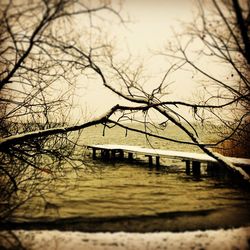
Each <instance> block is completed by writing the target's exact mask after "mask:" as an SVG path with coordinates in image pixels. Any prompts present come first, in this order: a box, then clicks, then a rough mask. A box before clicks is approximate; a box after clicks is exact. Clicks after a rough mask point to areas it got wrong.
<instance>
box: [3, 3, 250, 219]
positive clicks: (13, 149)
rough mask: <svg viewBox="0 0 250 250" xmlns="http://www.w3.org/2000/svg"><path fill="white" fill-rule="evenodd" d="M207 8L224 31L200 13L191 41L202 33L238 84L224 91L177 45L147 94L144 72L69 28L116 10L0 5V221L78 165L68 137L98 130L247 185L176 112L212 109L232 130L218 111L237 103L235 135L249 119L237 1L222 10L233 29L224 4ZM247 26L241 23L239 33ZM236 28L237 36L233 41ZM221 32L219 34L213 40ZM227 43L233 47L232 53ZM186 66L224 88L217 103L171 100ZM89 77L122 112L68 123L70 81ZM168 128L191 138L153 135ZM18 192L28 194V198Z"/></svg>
mask: <svg viewBox="0 0 250 250" xmlns="http://www.w3.org/2000/svg"><path fill="white" fill-rule="evenodd" d="M213 3H214V6H215V9H216V10H217V11H218V13H219V16H220V17H221V21H222V22H224V26H225V33H219V34H215V35H212V34H211V33H209V32H208V31H207V30H206V28H205V27H206V20H207V19H206V16H205V14H204V13H203V12H201V14H202V15H201V20H202V23H201V26H200V24H199V26H198V28H200V27H202V28H203V29H202V30H197V29H196V30H194V31H193V32H192V36H193V35H198V36H201V37H199V38H200V39H201V40H202V42H203V43H204V44H205V45H206V47H207V49H208V50H211V49H212V50H213V54H214V55H215V56H217V57H219V58H220V59H221V58H224V60H226V59H227V62H228V63H230V65H231V67H232V69H234V70H235V71H236V73H237V76H238V77H237V82H235V83H234V84H233V85H231V82H230V83H229V84H226V83H224V82H223V81H220V80H219V79H216V78H215V77H214V76H211V75H209V74H207V73H206V72H205V71H203V70H202V69H200V68H198V66H196V65H195V63H194V62H192V60H190V59H189V58H188V57H187V54H186V52H187V50H188V46H185V47H184V48H183V47H182V46H181V43H179V46H178V47H177V51H176V52H177V53H178V54H173V53H171V55H170V54H167V53H166V54H164V53H163V54H164V55H167V56H172V57H175V58H177V59H178V60H179V61H178V62H177V63H175V64H173V65H172V66H171V67H170V68H169V69H168V70H167V71H166V73H165V74H164V75H163V77H162V81H160V82H159V83H158V85H157V86H156V85H155V84H154V85H152V86H153V87H152V88H151V89H150V90H149V89H147V88H145V87H144V84H143V81H144V79H145V78H144V77H143V75H142V71H141V66H138V67H136V66H135V65H133V64H131V61H129V62H122V63H119V62H116V60H115V58H113V56H112V50H111V48H110V46H106V45H105V44H104V43H100V44H97V45H94V44H91V46H87V45H86V44H82V43H81V41H80V39H78V38H77V37H76V33H75V32H74V30H73V28H72V24H71V23H70V22H72V18H73V17H75V16H79V15H84V14H86V15H88V16H89V17H90V24H91V26H92V27H93V23H92V21H93V16H94V15H95V14H96V13H99V12H100V11H109V12H112V13H113V14H114V15H116V16H117V17H118V18H120V16H119V13H118V12H116V11H115V10H114V9H113V8H112V7H111V6H110V5H109V4H108V3H105V2H104V3H102V2H100V3H98V2H96V6H90V5H88V4H90V2H89V1H86V2H85V1H81V0H79V1H78V0H75V1H65V0H51V1H49V0H44V1H38V0H37V1H36V0H34V1H31V2H30V4H29V5H24V4H23V2H22V1H21V0H20V1H3V2H2V3H1V5H0V7H1V23H2V24H3V25H2V26H1V33H0V34H1V35H0V39H1V44H2V45H3V46H1V51H0V70H1V72H0V77H1V78H0V79H1V82H0V91H1V112H2V113H1V137H2V139H1V142H0V150H1V167H0V174H1V176H0V178H1V183H2V185H1V197H0V199H1V202H2V206H1V211H0V212H1V216H2V217H5V216H6V214H7V213H10V212H11V211H12V210H13V209H15V208H16V206H19V205H20V204H22V202H24V201H25V200H27V199H29V198H30V197H31V195H32V192H31V190H32V189H31V187H36V188H37V189H38V190H40V191H41V192H42V191H43V190H44V186H45V185H47V181H51V180H53V179H54V178H56V176H57V173H59V172H60V171H62V169H61V166H62V164H63V163H64V162H70V164H72V167H77V166H78V165H79V164H81V163H82V162H81V161H80V159H79V158H76V159H75V156H74V153H75V152H76V150H75V149H76V148H77V138H78V136H80V134H78V136H76V134H75V133H72V132H74V131H82V130H83V129H84V128H87V127H90V126H93V125H96V124H103V125H104V128H106V127H111V128H112V127H113V126H120V127H123V128H124V129H126V130H132V131H135V132H138V133H143V134H145V135H146V136H151V137H157V138H160V139H163V140H169V141H174V142H177V143H185V144H189V145H194V146H197V147H199V148H201V149H202V150H203V151H204V152H205V153H207V154H208V155H210V156H212V157H213V158H215V159H216V160H218V162H219V163H221V164H222V165H224V166H225V167H227V168H228V169H230V170H231V171H233V172H235V173H236V174H238V175H239V176H241V177H243V179H244V180H246V181H247V182H248V183H249V182H250V178H249V176H248V175H247V174H246V173H245V172H244V171H243V170H242V169H241V168H239V167H236V166H234V165H233V164H231V163H230V162H228V161H227V160H226V158H224V157H223V156H221V155H220V154H218V153H214V152H213V151H212V150H211V149H210V148H209V147H211V146H214V145H216V144H214V145H211V144H208V143H203V142H202V141H200V139H199V135H198V132H197V130H196V129H195V127H194V126H193V124H192V121H189V120H188V118H186V117H184V116H183V115H181V114H180V113H178V110H177V109H176V108H177V107H179V106H185V107H188V108H190V109H191V110H193V111H194V115H195V117H201V115H200V111H201V110H205V111H209V112H210V113H211V114H212V115H213V116H215V117H217V118H218V119H219V120H220V121H222V122H223V123H224V124H227V125H228V124H229V123H228V122H226V120H225V119H224V118H223V117H222V116H220V115H219V116H218V111H219V112H220V111H221V109H223V108H225V107H232V106H234V105H236V104H237V105H241V106H242V107H245V110H246V111H245V113H243V114H241V117H240V118H237V120H236V124H234V125H232V124H230V128H233V130H232V131H231V133H229V136H231V135H233V134H234V133H236V131H238V130H237V129H243V128H244V127H243V126H241V125H242V124H243V123H244V122H245V121H247V119H248V118H247V117H248V115H249V112H248V110H247V108H248V104H249V78H248V69H249V68H248V66H249V64H248V59H247V53H248V52H246V47H245V46H247V44H246V45H245V39H246V38H244V39H243V36H245V33H244V32H243V34H242V32H240V31H241V26H242V22H241V21H238V19H239V17H238V14H237V13H238V12H237V10H238V9H237V8H238V7H239V6H240V5H239V4H238V5H239V6H238V7H237V6H236V5H237V3H238V2H237V1H233V2H232V3H234V4H235V3H236V5H235V7H234V11H235V12H232V11H231V9H229V10H227V13H230V14H231V15H232V17H235V18H236V23H234V24H233V25H234V26H233V27H234V28H233V29H232V28H230V27H231V26H230V25H231V23H232V22H231V21H230V23H229V22H228V21H227V20H228V19H227V18H225V17H224V15H223V12H222V9H221V7H220V6H218V5H217V3H216V2H215V1H214V2H213ZM233 6H234V5H233ZM202 10H203V9H202ZM223 10H224V9H223ZM240 10H241V9H240ZM232 13H236V15H235V16H234V15H233V14H232ZM240 13H242V14H241V18H243V17H244V18H246V17H245V14H244V15H243V12H242V11H241V12H240ZM77 20H78V19H77ZM246 20H247V19H245V21H246ZM224 26H223V27H224ZM237 27H238V28H237ZM90 28H91V27H90ZM245 28H246V27H245V26H244V27H243V30H244V29H245ZM247 28H248V26H247ZM231 29H232V31H231ZM203 30H204V31H205V33H206V34H207V35H208V36H209V40H206V39H205V37H203V35H202V34H203V33H202V32H203ZM235 30H237V31H235ZM234 31H235V32H237V33H236V34H234V33H233V32H234ZM220 34H222V35H223V36H220V37H219V36H218V35H220ZM189 35H190V34H189ZM224 36H226V37H224ZM234 36H235V37H234ZM212 42H214V44H213V43H212ZM237 42H238V43H239V45H238V43H237ZM189 44H190V43H188V45H189ZM219 44H220V46H219ZM233 44H234V45H235V44H236V45H237V46H238V47H236V48H234V47H231V46H232V45H233ZM225 45H227V46H226V47H225ZM224 47H225V48H224ZM241 50H242V51H243V52H244V53H243V52H242V51H241ZM204 53H207V51H204ZM218 53H219V54H218ZM237 53H240V55H241V57H240V60H239V59H237V58H238V57H237V56H236V54H237ZM205 55H206V54H205ZM234 60H236V62H235V61H234ZM245 61H246V62H245ZM186 64H189V65H190V66H191V67H193V68H195V69H196V70H197V71H199V72H200V73H202V74H203V75H204V76H206V77H207V78H208V79H209V80H211V81H213V82H214V83H216V86H219V87H222V88H223V89H225V90H226V91H227V93H228V94H227V96H224V95H219V96H215V95H213V96H212V99H216V100H217V102H216V104H215V103H214V102H212V101H209V100H211V97H210V98H208V100H205V101H204V102H199V103H188V102H183V101H168V82H167V77H168V75H169V74H170V73H172V72H173V71H177V70H180V69H181V68H182V67H183V66H184V65H186ZM89 72H91V74H95V76H96V77H98V79H99V80H100V81H101V82H102V84H103V86H105V87H106V88H107V89H109V90H110V91H111V92H113V93H115V94H116V95H118V96H120V97H121V98H122V99H124V100H126V101H127V102H128V105H119V104H118V105H115V106H114V107H113V108H111V109H110V110H108V111H107V112H106V113H105V114H103V115H102V116H100V117H97V118H94V119H92V120H88V121H86V122H85V123H77V124H73V125H72V124H69V122H68V120H67V117H68V116H67V114H69V112H70V109H71V103H72V102H71V100H70V99H69V97H72V96H74V82H75V79H76V78H77V77H78V76H79V75H85V74H88V73H89ZM62 88H66V91H63V92H60V89H62ZM217 110H218V111H217ZM152 112H155V113H156V114H157V115H158V116H160V117H161V120H162V121H161V122H160V123H159V124H157V123H155V122H154V121H153V120H151V114H152ZM124 120H132V121H133V122H134V123H133V124H136V123H139V124H143V125H144V129H139V128H136V127H129V126H127V125H125V124H124V123H123V121H124ZM168 123H172V124H174V125H175V126H176V127H178V128H179V129H180V131H183V132H185V134H186V135H187V136H188V138H189V140H186V141H181V140H178V139H176V138H169V137H166V136H164V135H162V134H161V133H159V131H162V130H164V128H165V127H166V126H167V124H168ZM244 124H245V123H244ZM224 139H225V138H223V140H224ZM44 176H46V177H45V178H44ZM41 180H45V182H42V184H44V185H42V184H41ZM24 191H28V193H26V195H24V193H25V192H24ZM10 197H18V199H15V202H13V199H10ZM19 199H20V200H19ZM16 201H18V202H16Z"/></svg>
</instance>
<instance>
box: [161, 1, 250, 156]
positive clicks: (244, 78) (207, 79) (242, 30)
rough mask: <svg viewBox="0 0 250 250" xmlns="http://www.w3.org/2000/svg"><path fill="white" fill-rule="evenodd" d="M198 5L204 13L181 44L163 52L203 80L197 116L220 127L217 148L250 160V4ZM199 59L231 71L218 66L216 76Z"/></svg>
mask: <svg viewBox="0 0 250 250" xmlns="http://www.w3.org/2000/svg"><path fill="white" fill-rule="evenodd" d="M197 4H198V10H199V13H198V16H197V17H196V18H195V20H194V22H193V23H192V24H191V25H190V26H189V27H188V32H187V33H186V34H182V35H180V36H178V41H177V45H176V46H175V47H171V48H168V50H167V51H168V52H166V53H163V54H165V56H171V57H174V58H175V59H176V60H178V63H179V65H183V66H182V67H183V68H184V67H185V68H186V69H189V70H192V71H193V72H194V75H195V77H197V78H198V79H199V81H200V82H203V92H204V93H205V94H203V98H202V99H201V100H199V105H194V106H193V109H194V114H195V117H196V119H197V120H199V121H200V122H204V121H205V120H206V117H207V118H209V119H211V117H212V118H213V119H212V121H211V122H210V123H211V124H213V123H215V124H216V126H214V128H216V129H219V131H218V132H219V134H220V135H221V140H219V141H218V142H217V145H219V146H220V147H222V148H223V147H224V150H220V151H223V152H224V153H227V150H226V149H225V147H226V146H228V147H229V148H228V150H229V152H228V153H227V154H230V152H231V154H233V150H235V151H236V152H235V153H236V155H235V156H242V157H249V151H248V148H249V133H250V128H249V104H250V102H249V101H250V99H249V98H250V92H249V91H250V79H249V62H250V61H249V51H250V40H249V39H250V38H249V24H250V22H249V20H250V19H249V17H250V9H249V8H250V7H249V1H238V0H232V1H214V0H212V1H207V2H206V3H205V4H204V3H203V2H202V1H197ZM182 39H184V40H185V42H183V40H182ZM197 44H198V48H197ZM194 54H195V55H194ZM197 58H200V59H201V60H204V61H205V62H206V64H212V65H213V64H214V65H223V67H224V71H225V73H224V74H223V72H218V71H216V66H214V72H213V71H212V72H211V70H208V69H207V67H206V66H204V65H202V66H201V65H200V64H199V61H200V60H199V59H198V60H197ZM215 104H216V105H215ZM204 114H205V115H204ZM207 123H209V121H208V122H207ZM232 147H234V149H232ZM237 149H238V150H237Z"/></svg>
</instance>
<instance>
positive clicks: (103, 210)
mask: <svg viewBox="0 0 250 250" xmlns="http://www.w3.org/2000/svg"><path fill="white" fill-rule="evenodd" d="M102 133H103V131H102V129H100V127H96V128H91V129H88V130H86V132H85V133H84V135H83V137H82V138H81V140H82V142H83V143H85V144H91V143H114V144H117V143H119V144H127V145H139V146H147V147H150V145H151V146H154V147H157V148H164V149H171V150H188V151H199V150H197V149H196V148H192V147H187V146H185V145H183V144H181V145H179V144H171V143H168V142H162V141H160V140H156V139H153V140H151V141H150V142H149V141H148V140H147V139H146V138H145V137H144V136H142V135H136V136H135V135H134V134H132V133H129V134H127V135H126V136H125V134H124V131H122V130H120V129H116V128H115V129H114V130H112V131H106V135H105V136H102ZM170 133H172V134H174V133H177V132H176V131H175V130H174V129H173V128H171V131H170V132H169V133H168V134H170ZM178 136H180V134H178ZM210 140H212V138H210ZM149 144H150V145H149ZM82 154H83V157H84V159H85V160H84V161H85V164H84V165H83V166H82V167H81V168H80V169H78V170H76V171H72V170H70V169H69V170H67V171H65V174H64V175H62V176H61V177H60V178H59V179H58V181H56V182H54V183H53V184H51V186H49V185H48V186H47V187H46V190H45V191H46V192H44V194H43V198H41V197H39V196H38V198H34V199H31V200H29V201H28V202H27V203H26V204H25V205H24V206H22V207H21V208H20V209H19V210H18V211H17V212H16V214H15V218H14V219H13V221H15V222H18V223H19V224H15V225H14V224H13V225H14V227H17V228H18V227H25V228H49V229H54V228H56V229H60V230H80V231H90V232H92V231H94V232H95V231H137V232H149V231H164V230H170V231H183V230H197V229H207V228H221V227H224V228H230V227H237V226H245V225H250V213H249V208H250V194H249V191H247V190H244V189H241V188H239V187H238V186H237V185H236V184H233V183H232V181H231V180H230V179H228V178H226V177H225V176H223V177H221V176H217V177H216V178H215V177H211V176H210V175H209V174H208V173H207V172H206V166H205V165H204V166H202V174H201V177H200V178H197V177H194V176H192V175H187V174H186V173H185V165H184V163H183V162H180V161H176V160H175V161H170V160H165V161H164V160H163V161H161V163H162V165H163V166H162V167H161V168H160V169H155V168H149V167H148V166H147V163H146V159H143V157H142V158H137V160H136V161H134V162H133V163H130V162H128V161H126V160H125V161H115V162H114V161H113V162H112V161H111V162H103V161H101V160H100V159H97V160H92V159H91V152H90V151H84V149H83V151H82ZM65 169H67V167H65ZM45 200H46V201H45ZM13 225H12V227H13ZM5 226H6V225H5Z"/></svg>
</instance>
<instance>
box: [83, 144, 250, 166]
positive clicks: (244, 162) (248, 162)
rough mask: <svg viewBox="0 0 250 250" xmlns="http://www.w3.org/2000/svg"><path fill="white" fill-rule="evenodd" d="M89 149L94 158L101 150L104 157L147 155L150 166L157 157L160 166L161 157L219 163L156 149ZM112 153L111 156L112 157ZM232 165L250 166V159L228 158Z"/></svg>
mask: <svg viewBox="0 0 250 250" xmlns="http://www.w3.org/2000/svg"><path fill="white" fill-rule="evenodd" d="M87 148H91V149H92V150H93V157H94V158H95V157H96V150H101V152H102V156H104V157H108V158H109V157H112V156H113V157H115V155H116V153H120V156H122V157H123V156H124V153H128V157H129V158H131V159H132V158H133V154H140V155H145V156H147V157H148V158H149V164H152V157H156V165H159V159H160V157H166V158H170V159H179V160H181V161H185V162H186V163H187V164H190V162H193V163H194V162H195V164H196V165H197V163H199V164H200V163H208V164H209V163H216V162H217V161H216V160H215V159H214V158H212V157H211V156H209V155H206V154H204V153H192V152H182V151H172V150H163V149H154V148H144V147H140V146H129V145H116V144H97V145H88V146H87ZM110 153H111V155H110ZM226 159H227V160H228V161H230V162H231V163H232V164H235V165H238V166H250V159H246V158H236V157H226Z"/></svg>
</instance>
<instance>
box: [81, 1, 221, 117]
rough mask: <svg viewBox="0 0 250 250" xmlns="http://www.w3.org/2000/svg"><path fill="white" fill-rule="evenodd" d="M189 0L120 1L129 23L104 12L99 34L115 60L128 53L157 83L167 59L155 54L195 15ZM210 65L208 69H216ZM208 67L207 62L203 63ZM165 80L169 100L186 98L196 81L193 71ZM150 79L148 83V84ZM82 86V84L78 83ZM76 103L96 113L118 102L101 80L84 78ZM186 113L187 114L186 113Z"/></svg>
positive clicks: (172, 40) (172, 39)
mask: <svg viewBox="0 0 250 250" xmlns="http://www.w3.org/2000/svg"><path fill="white" fill-rule="evenodd" d="M192 3H193V1H192V0H179V1H178V0H176V1H172V0H169V1H168V0H165V1H163V0H162V1H161V0H148V1H147V0H144V1H142V0H141V1H140V0H137V1H133V0H126V1H123V4H122V12H121V14H122V16H123V17H124V18H125V19H127V17H129V20H130V22H128V23H126V24H125V25H124V26H123V25H121V24H120V22H119V20H117V18H116V17H114V16H113V17H112V16H111V13H106V15H107V16H106V18H107V20H109V22H103V24H102V31H101V33H102V34H101V35H103V36H107V35H108V37H109V38H110V39H111V40H113V41H114V44H115V47H116V51H118V52H117V53H116V54H115V57H117V58H118V59H121V58H123V57H124V58H126V57H127V56H128V55H132V57H133V58H134V59H136V60H137V61H138V62H143V63H144V70H145V72H146V74H148V75H149V76H150V84H152V86H155V84H156V83H159V81H160V79H161V78H162V76H163V74H164V72H166V71H167V70H168V68H169V67H170V64H169V61H171V59H170V58H167V57H162V56H157V55H156V54H157V52H159V51H164V47H165V46H166V45H167V44H168V43H169V42H176V38H175V33H181V32H183V31H185V29H186V25H187V24H188V23H190V22H192V20H193V19H194V18H195V16H196V15H197V8H196V7H195V6H194V4H192ZM210 66H211V70H215V71H216V70H220V69H219V68H218V67H217V68H214V66H212V65H210ZM206 70H209V65H206ZM167 81H168V82H169V83H171V85H170V87H169V92H170V95H169V99H170V100H171V99H175V100H190V99H192V98H193V96H194V95H197V92H199V90H198V85H197V80H194V79H193V72H187V71H186V72H185V71H180V72H177V73H175V74H170V75H169V77H168V79H167ZM151 82H152V83H151ZM80 84H81V85H79V86H81V87H82V86H83V85H82V83H80ZM77 94H78V97H79V98H78V101H77V102H78V105H79V108H80V109H81V108H83V110H84V112H86V111H87V113H90V114H93V115H98V114H102V113H103V112H105V111H106V110H108V108H110V107H111V106H113V105H114V104H117V103H118V102H121V100H120V99H119V98H117V97H116V96H115V95H114V94H112V93H111V92H110V91H109V90H107V89H105V88H104V87H102V83H101V81H99V82H96V81H93V82H92V83H91V80H88V84H86V86H85V88H84V89H82V90H81V91H78V93H77ZM186 114H187V113H186Z"/></svg>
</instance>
